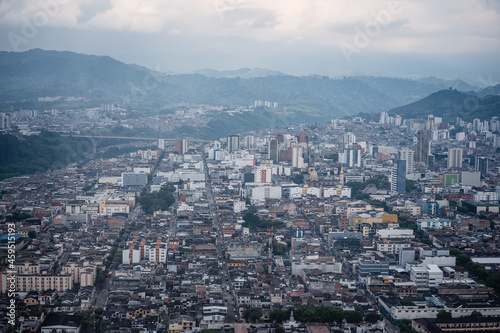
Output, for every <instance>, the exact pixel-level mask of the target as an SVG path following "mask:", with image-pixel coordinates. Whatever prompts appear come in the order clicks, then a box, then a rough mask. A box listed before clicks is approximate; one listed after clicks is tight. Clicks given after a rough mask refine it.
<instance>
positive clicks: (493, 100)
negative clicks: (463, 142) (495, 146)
mask: <svg viewBox="0 0 500 333" xmlns="http://www.w3.org/2000/svg"><path fill="white" fill-rule="evenodd" d="M389 114H391V115H394V114H399V115H401V116H402V117H404V118H423V117H426V116H427V115H430V114H432V115H434V116H437V117H443V118H444V119H445V120H446V121H453V120H454V119H456V118H457V117H461V118H462V119H464V120H467V121H471V120H472V119H474V118H480V119H490V118H491V117H493V116H498V115H499V114H500V96H499V95H487V96H485V97H477V96H476V95H475V94H466V93H463V92H460V91H457V90H453V89H447V90H441V91H438V92H436V93H434V94H431V95H429V96H427V97H425V98H423V99H421V100H419V101H417V102H414V103H411V104H408V105H405V106H401V107H398V108H394V109H392V110H390V111H389Z"/></svg>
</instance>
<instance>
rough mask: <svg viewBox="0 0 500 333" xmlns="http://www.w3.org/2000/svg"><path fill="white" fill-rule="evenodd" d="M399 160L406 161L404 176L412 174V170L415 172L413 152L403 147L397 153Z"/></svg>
mask: <svg viewBox="0 0 500 333" xmlns="http://www.w3.org/2000/svg"><path fill="white" fill-rule="evenodd" d="M399 159H400V160H405V161H406V174H407V175H408V174H411V173H413V170H415V152H414V151H413V150H412V149H410V148H407V147H405V148H403V149H401V150H400V151H399Z"/></svg>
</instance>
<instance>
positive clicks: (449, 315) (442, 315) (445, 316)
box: [436, 309, 452, 318]
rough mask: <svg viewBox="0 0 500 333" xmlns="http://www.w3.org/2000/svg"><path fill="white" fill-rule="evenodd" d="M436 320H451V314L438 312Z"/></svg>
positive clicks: (444, 311) (443, 311) (442, 311)
mask: <svg viewBox="0 0 500 333" xmlns="http://www.w3.org/2000/svg"><path fill="white" fill-rule="evenodd" d="M436 317H437V318H451V317H452V316H451V312H449V311H446V310H444V309H443V310H439V312H438V313H437V314H436Z"/></svg>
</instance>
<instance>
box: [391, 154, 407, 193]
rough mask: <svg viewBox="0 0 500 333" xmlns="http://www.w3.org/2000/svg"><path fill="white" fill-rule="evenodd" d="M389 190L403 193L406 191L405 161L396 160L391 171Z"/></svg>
mask: <svg viewBox="0 0 500 333" xmlns="http://www.w3.org/2000/svg"><path fill="white" fill-rule="evenodd" d="M391 192H392V193H400V194H404V193H405V192H406V161H405V160H397V161H396V163H394V167H393V168H392V171H391Z"/></svg>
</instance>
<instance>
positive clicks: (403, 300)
mask: <svg viewBox="0 0 500 333" xmlns="http://www.w3.org/2000/svg"><path fill="white" fill-rule="evenodd" d="M399 304H401V305H403V306H415V303H413V301H410V300H409V299H402V300H401V301H399Z"/></svg>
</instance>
